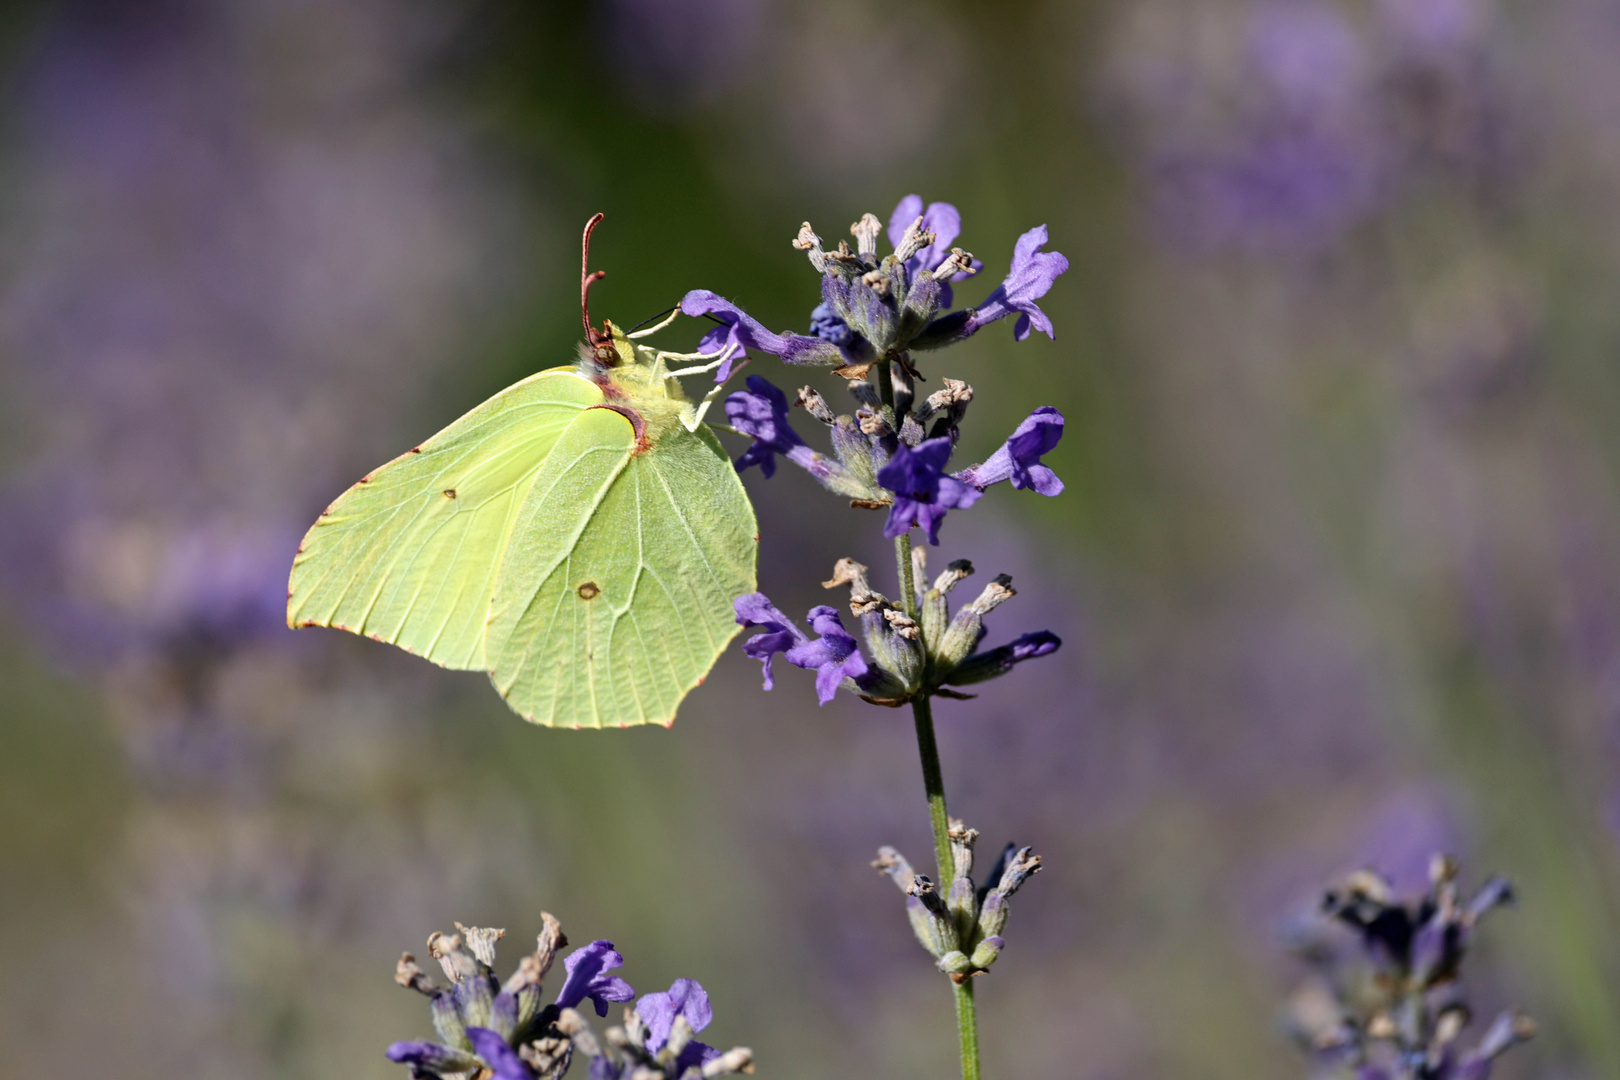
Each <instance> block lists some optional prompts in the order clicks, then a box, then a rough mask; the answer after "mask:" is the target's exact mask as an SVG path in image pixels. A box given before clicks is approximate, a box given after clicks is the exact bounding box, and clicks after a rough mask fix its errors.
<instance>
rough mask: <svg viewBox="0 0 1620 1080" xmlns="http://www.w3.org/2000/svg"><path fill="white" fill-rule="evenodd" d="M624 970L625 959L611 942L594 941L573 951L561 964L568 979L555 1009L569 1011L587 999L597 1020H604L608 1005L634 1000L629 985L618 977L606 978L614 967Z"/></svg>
mask: <svg viewBox="0 0 1620 1080" xmlns="http://www.w3.org/2000/svg"><path fill="white" fill-rule="evenodd" d="M623 966H624V957H623V956H620V955H619V953H618V951H617V950H616V949H614V948H613V942H611V941H593V942H591V943H590V944H589V945H585V946H583V947H581V948H578V949H575V950H574V951H573V952H572V953H570V954H569V955H568V956H567V958H566V959H564V960H563V967H565V968H566V969H567V970H568V978H567V980H566V981H565V982H564V983H563V987H562V990H561V991H559V992H558V994H557V1007H558V1008H560V1009H572V1008H575V1007H576V1006H578V1005H579V1003H580V1002H582V1001H584V1000H585V999H586V998H590V999H591V1002H592V1004H594V1005H595V1006H596V1015H597V1016H606V1015H607V1013H608V1002H610V1001H629V1000H630V999H631V998H633V997H635V996H636V992H635V991H634V990H632V989H631V988H630V984H629V983H627V982H625V981H624V980H623V979H621V978H619V977H618V976H617V975H607V974H604V973H605V972H608V971H612V970H613V969H614V968H616V967H623Z"/></svg>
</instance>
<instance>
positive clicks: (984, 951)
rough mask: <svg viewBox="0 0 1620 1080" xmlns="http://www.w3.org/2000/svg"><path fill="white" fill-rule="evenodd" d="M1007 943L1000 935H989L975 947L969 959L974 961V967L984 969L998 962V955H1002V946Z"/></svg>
mask: <svg viewBox="0 0 1620 1080" xmlns="http://www.w3.org/2000/svg"><path fill="white" fill-rule="evenodd" d="M1006 944H1007V943H1006V942H1005V941H1004V940H1002V939H1001V938H999V937H994V936H992V937H987V938H985V939H984V940H983V941H981V942H979V944H978V945H977V946H975V947H974V949H973V955H972V956H971V957H969V959H970V960H972V961H973V966H974V967H976V968H978V969H979V970H981V971H983V970H985V969H987V968H989V966H990V965H991V964H993V963H995V962H996V957H998V956H1000V955H1001V950H1002V947H1003V946H1005V945H1006Z"/></svg>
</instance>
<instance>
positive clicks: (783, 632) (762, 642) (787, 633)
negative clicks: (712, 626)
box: [732, 593, 867, 705]
mask: <svg viewBox="0 0 1620 1080" xmlns="http://www.w3.org/2000/svg"><path fill="white" fill-rule="evenodd" d="M732 607H733V608H735V609H736V612H737V621H738V622H739V623H741V624H742V625H743V626H758V627H761V628H763V629H764V630H765V633H763V634H755V635H754V636H753V637H751V638H749V639H748V640H747V641H745V642H743V652H744V653H745V654H747V655H748V656H751V657H753V658H754V659H755V660H759V661H761V662H762V663H763V665H764V669H765V689H767V690H769V689H771V688H772V687H773V686H775V685H776V683H775V680H774V679H773V678H772V676H771V661H772V660H774V659H775V658H776V654H777V653H782V654H784V655H785V656H786V657H787V662H788V663H790V664H792V665H793V666H794V667H801V668H806V669H808V670H812V671H814V672H815V673H816V698H817V700H819V701H820V702H821V704H823V705H825V704H827V702H829V701H831V700H832V699H833V695H834V694H836V693H837V692H838V687H839V685H840V684H841V683H842V682H843V681H844V679H845V677H846V676H847V677H848V678H851V679H860V678H861V677H862V676H864V675H865V674H866V673H867V667H866V660H865V658H863V657H862V656H861V654H860V650H859V649H858V648H857V647H856V645H855V639H854V638H853V637H851V636H850V635H849V632H848V631H846V630H845V629H844V624H843V621H842V620H840V619H839V617H838V612H837V610H835V609H834V608H830V607H817V608H812V609H811V611H810V618H809V622H810V627H811V629H813V630H814V631H815V632H816V633H817V634H818V635H820V636H819V637H818V638H816V639H814V640H812V639H811V638H810V636H809V635H808V634H806V633H805V632H804V631H803V630H800V629H799V628H798V627H797V626H794V625H793V623H792V621H791V620H790V619H789V618H788V617H787V616H786V615H784V614H782V612H781V611H780V610H779V609H778V608H777V607H776V605H775V604H772V603H771V601H770V598H769V597H767V596H766V595H765V594H764V593H749V594H748V595H747V596H739V597H737V599H736V600H734V601H733V602H732Z"/></svg>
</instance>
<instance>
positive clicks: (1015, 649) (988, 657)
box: [942, 630, 1063, 686]
mask: <svg viewBox="0 0 1620 1080" xmlns="http://www.w3.org/2000/svg"><path fill="white" fill-rule="evenodd" d="M1062 644H1063V639H1062V638H1060V637H1058V636H1057V635H1056V634H1054V633H1052V632H1051V631H1050V630H1037V631H1035V632H1034V633H1032V634H1024V635H1023V636H1022V637H1019V638H1015V639H1014V640H1012V641H1010V642H1008V643H1007V644H1006V645H1000V646H997V647H996V648H994V649H988V650H986V651H984V652H982V653H974V654H973V655H972V656H969V657H968V658H967V659H965V660H963V661H962V662H961V663H960V664H958V665H957V666H956V668H955V670H953V671H951V672H949V673H947V674H946V675H945V676H944V677H943V679H942V681H944V682H947V683H950V684H951V685H952V686H971V685H973V684H974V683H980V682H984V681H985V680H986V679H994V678H996V677H998V676H1001V675H1005V674H1007V672H1009V671H1011V670H1012V669H1013V668H1014V667H1016V666H1018V665H1019V664H1021V663H1023V662H1024V661H1025V660H1033V659H1035V658H1036V657H1038V656H1048V655H1050V654H1052V653H1054V652H1057V650H1058V648H1059V646H1061V645H1062Z"/></svg>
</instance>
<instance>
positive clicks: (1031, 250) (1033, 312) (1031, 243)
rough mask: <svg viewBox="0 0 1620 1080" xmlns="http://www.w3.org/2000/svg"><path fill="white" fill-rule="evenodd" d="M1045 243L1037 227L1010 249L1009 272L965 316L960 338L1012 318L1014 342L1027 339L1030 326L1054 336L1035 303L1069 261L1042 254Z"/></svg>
mask: <svg viewBox="0 0 1620 1080" xmlns="http://www.w3.org/2000/svg"><path fill="white" fill-rule="evenodd" d="M1046 242H1047V238H1046V226H1045V225H1037V226H1036V227H1035V228H1033V229H1031V230H1029V232H1027V233H1025V234H1024V235H1023V236H1020V237H1019V238H1018V243H1017V244H1016V245H1015V246H1014V248H1013V261H1012V269H1011V270H1010V271H1008V273H1007V276H1006V277H1005V278H1004V279H1003V280H1002V282H1001V284H1000V285H999V286H998V287H997V288H996V291H995V292H993V293H991V294H990V295H989V296H988V297H987V298H986V299H985V301H984V303H982V304H980V305H979V306H978V307H977V308H975V309H974V310H973V312H972V313H971V314H970V315H969V316H968V318H967V320H966V322H965V323H964V324H963V325H962V327H961V328H960V330H959V331H958V333H959V335H960V336H961V337H967V336H969V335H971V334H974V333H976V332H978V331H979V330H980V329H981V328H983V327H985V326H988V325H989V324H991V323H993V322H995V321H996V320H997V319H1005V318H1006V317H1007V316H1009V315H1012V314H1018V316H1019V318H1018V321H1017V322H1016V323H1014V324H1013V338H1014V340H1016V341H1023V340H1024V339H1025V338H1027V337H1028V336H1029V331H1030V327H1031V326H1032V325H1033V326H1034V328H1035V329H1037V330H1039V331H1040V332H1041V333H1043V334H1045V335H1046V336H1047V337H1054V336H1055V335H1054V334H1053V331H1052V320H1051V319H1049V318H1047V317H1046V312H1044V311H1042V310H1041V309H1040V308H1039V307H1038V306H1037V305H1036V303H1035V301H1037V300H1039V299H1040V298H1041V297H1043V296H1045V295H1046V294H1047V293H1048V292H1049V291H1050V290H1051V288H1052V283H1053V282H1055V281H1056V280H1057V279H1058V276H1059V275H1060V274H1063V273H1065V272H1066V271H1067V270H1068V269H1069V260H1068V259H1067V258H1065V257H1064V256H1062V255H1060V254H1059V253H1057V252H1055V251H1042V250H1041V248H1043V247H1045V246H1046Z"/></svg>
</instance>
